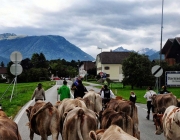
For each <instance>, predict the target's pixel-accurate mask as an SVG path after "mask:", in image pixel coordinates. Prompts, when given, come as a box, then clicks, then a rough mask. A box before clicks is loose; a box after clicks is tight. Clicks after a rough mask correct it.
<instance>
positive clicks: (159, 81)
mask: <svg viewBox="0 0 180 140" xmlns="http://www.w3.org/2000/svg"><path fill="white" fill-rule="evenodd" d="M163 5H164V0H162V16H161V43H160V59H159V64H160V66H161V59H162V33H163ZM159 87H161V77H159Z"/></svg>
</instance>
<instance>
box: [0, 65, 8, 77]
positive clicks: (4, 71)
mask: <svg viewBox="0 0 180 140" xmlns="http://www.w3.org/2000/svg"><path fill="white" fill-rule="evenodd" d="M6 74H7V68H6V67H0V75H1V78H2V79H6Z"/></svg>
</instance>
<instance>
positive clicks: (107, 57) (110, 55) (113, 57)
mask: <svg viewBox="0 0 180 140" xmlns="http://www.w3.org/2000/svg"><path fill="white" fill-rule="evenodd" d="M130 53H131V52H102V53H100V54H98V55H97V57H99V58H100V61H101V63H102V64H122V62H123V60H124V59H125V58H127V57H128V56H129V55H130Z"/></svg>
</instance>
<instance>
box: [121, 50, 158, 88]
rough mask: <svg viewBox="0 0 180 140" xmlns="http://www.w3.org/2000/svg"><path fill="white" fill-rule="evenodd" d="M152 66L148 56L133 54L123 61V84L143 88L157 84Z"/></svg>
mask: <svg viewBox="0 0 180 140" xmlns="http://www.w3.org/2000/svg"><path fill="white" fill-rule="evenodd" d="M151 68H152V64H151V61H150V60H149V59H148V57H147V56H146V55H140V54H138V53H136V52H132V53H131V54H130V56H129V57H128V58H127V59H125V60H124V61H123V64H122V70H123V75H124V79H123V84H124V85H127V84H129V85H131V88H132V89H133V88H134V86H138V87H142V86H148V85H154V84H155V78H154V77H153V75H152V74H151Z"/></svg>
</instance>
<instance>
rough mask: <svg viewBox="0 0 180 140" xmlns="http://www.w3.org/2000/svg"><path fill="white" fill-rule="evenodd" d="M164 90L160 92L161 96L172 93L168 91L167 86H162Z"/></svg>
mask: <svg viewBox="0 0 180 140" xmlns="http://www.w3.org/2000/svg"><path fill="white" fill-rule="evenodd" d="M162 89H163V90H161V91H160V94H166V93H171V92H170V91H168V90H167V88H166V86H162Z"/></svg>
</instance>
